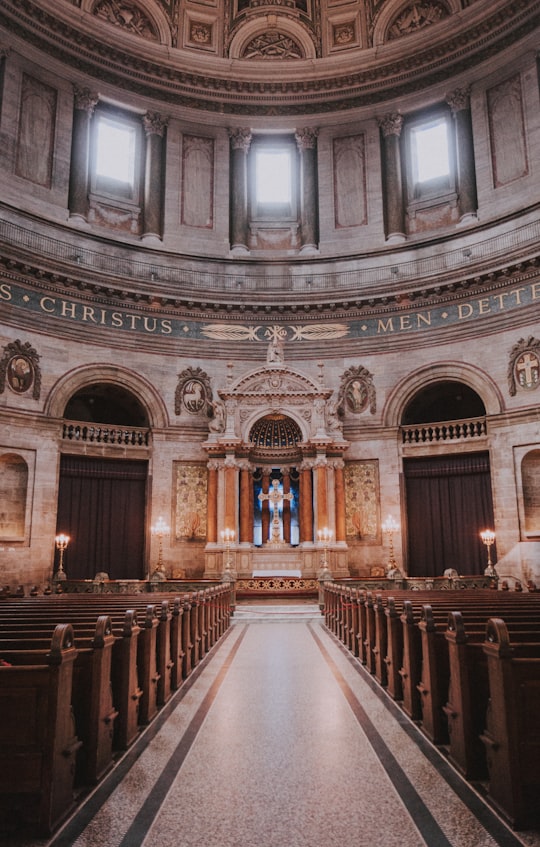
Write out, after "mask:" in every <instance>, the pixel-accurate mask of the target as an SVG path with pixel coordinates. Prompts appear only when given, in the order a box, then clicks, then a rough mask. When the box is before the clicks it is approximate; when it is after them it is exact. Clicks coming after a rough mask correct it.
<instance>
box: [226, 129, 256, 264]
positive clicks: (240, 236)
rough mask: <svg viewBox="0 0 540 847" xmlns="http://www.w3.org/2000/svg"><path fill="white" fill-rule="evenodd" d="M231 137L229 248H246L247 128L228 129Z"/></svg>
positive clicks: (248, 143)
mask: <svg viewBox="0 0 540 847" xmlns="http://www.w3.org/2000/svg"><path fill="white" fill-rule="evenodd" d="M229 137H230V139H231V189H230V190H231V250H237V251H241V252H249V250H248V180H247V154H248V152H249V148H250V146H251V132H250V130H249V129H231V130H229Z"/></svg>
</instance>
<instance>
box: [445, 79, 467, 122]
mask: <svg viewBox="0 0 540 847" xmlns="http://www.w3.org/2000/svg"><path fill="white" fill-rule="evenodd" d="M446 102H447V103H448V105H449V106H450V109H451V110H452V114H453V115H455V114H456V112H463V110H464V109H469V108H470V105H471V86H470V85H466V86H464V87H463V88H456V89H454V91H451V92H450V93H449V94H447V95H446Z"/></svg>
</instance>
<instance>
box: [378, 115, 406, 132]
mask: <svg viewBox="0 0 540 847" xmlns="http://www.w3.org/2000/svg"><path fill="white" fill-rule="evenodd" d="M378 124H379V127H380V129H381V130H382V134H383V137H384V138H389V137H390V136H392V135H395V136H397V137H398V138H399V137H400V135H401V129H402V127H403V115H400V114H399V112H391V113H390V114H388V115H385V116H384V117H383V118H379V120H378Z"/></svg>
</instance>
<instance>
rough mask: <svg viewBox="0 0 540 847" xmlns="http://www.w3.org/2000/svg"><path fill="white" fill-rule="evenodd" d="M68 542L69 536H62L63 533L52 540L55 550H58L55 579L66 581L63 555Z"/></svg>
mask: <svg viewBox="0 0 540 847" xmlns="http://www.w3.org/2000/svg"><path fill="white" fill-rule="evenodd" d="M69 540H70V539H69V535H64V533H63V532H61V533H60V534H59V535H57V536H56V537H55V539H54V542H55V544H56V549H57V550H58V570H57V572H56V579H66V572H65V570H64V553H65V551H66V547H67V546H68V544H69Z"/></svg>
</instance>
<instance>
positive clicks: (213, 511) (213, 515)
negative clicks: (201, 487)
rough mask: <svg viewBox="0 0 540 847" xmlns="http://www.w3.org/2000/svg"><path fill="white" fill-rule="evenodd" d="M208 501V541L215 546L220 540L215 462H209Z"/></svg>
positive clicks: (216, 465)
mask: <svg viewBox="0 0 540 847" xmlns="http://www.w3.org/2000/svg"><path fill="white" fill-rule="evenodd" d="M206 499H207V505H206V512H207V517H206V520H207V527H206V540H207V542H208V543H209V544H215V543H216V542H217V540H218V535H217V527H218V519H217V507H218V463H217V462H213V461H209V462H208V490H207V494H206Z"/></svg>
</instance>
